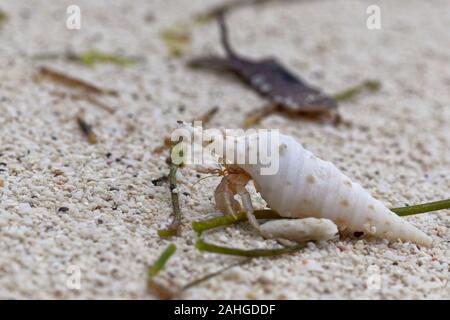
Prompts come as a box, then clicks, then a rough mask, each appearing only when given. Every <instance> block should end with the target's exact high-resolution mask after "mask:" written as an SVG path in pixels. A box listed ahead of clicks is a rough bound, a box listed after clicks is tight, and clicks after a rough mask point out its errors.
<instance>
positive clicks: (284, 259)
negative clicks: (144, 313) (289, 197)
mask: <svg viewBox="0 0 450 320" xmlns="http://www.w3.org/2000/svg"><path fill="white" fill-rule="evenodd" d="M373 2H374V1H365V0H361V1H357V0H336V1H331V0H329V1H328V0H324V1H292V2H289V3H276V2H275V3H273V2H271V3H266V4H263V5H257V6H243V7H241V8H239V9H236V10H233V11H231V12H230V13H229V14H228V15H227V23H228V27H229V32H230V38H231V42H232V44H233V46H234V48H235V49H236V51H238V52H239V53H240V54H242V55H245V56H248V57H253V58H263V57H267V56H275V57H277V59H279V60H280V61H281V62H282V63H283V64H284V65H285V66H287V67H288V68H289V69H290V70H292V72H294V73H295V74H297V75H299V76H300V77H302V78H303V79H305V80H306V81H308V82H309V83H311V84H313V85H314V86H316V87H319V88H321V89H323V90H324V91H325V92H327V93H329V94H333V93H335V92H339V91H340V90H344V89H346V88H348V87H349V86H352V85H356V84H358V83H360V82H361V81H364V80H367V79H375V80H377V81H379V82H380V83H381V89H380V90H379V91H378V92H372V93H364V94H361V95H359V96H357V97H355V99H352V100H351V101H348V102H343V103H341V104H340V106H339V114H340V115H341V117H342V119H344V120H345V123H346V124H347V125H341V126H336V125H333V124H332V123H328V122H315V121H311V120H309V119H305V118H288V117H286V116H283V115H280V114H275V115H271V116H270V117H267V118H265V119H264V120H263V121H262V122H261V123H260V124H259V125H258V126H257V128H277V129H280V130H281V131H282V132H283V133H285V134H289V135H292V136H293V137H295V138H296V139H297V140H298V141H300V142H301V143H302V144H303V145H304V146H305V147H307V148H308V149H309V150H311V151H312V152H314V153H315V154H316V155H317V156H319V157H320V158H322V159H325V160H328V161H331V162H333V163H334V164H336V166H337V167H339V168H340V169H341V170H342V171H343V172H344V173H345V174H347V175H348V176H349V177H350V178H351V179H353V180H354V181H357V182H359V183H360V184H361V185H362V186H364V187H365V188H366V189H367V190H368V191H369V192H370V193H371V194H372V195H373V196H374V197H376V198H377V199H379V200H381V201H382V202H383V203H385V204H386V205H387V206H388V207H400V206H404V205H413V204H418V203H423V202H429V201H434V200H442V199H447V198H450V90H449V88H450V51H449V49H448V44H449V43H450V32H449V30H448V26H449V25H450V4H449V3H448V0H431V1H419V0H409V1H406V0H405V1H388V0H379V1H376V5H378V6H379V7H380V9H381V29H379V30H369V29H368V28H367V26H366V20H367V17H368V14H367V13H366V9H367V7H368V6H369V5H372V4H374V3H373ZM111 3H112V1H106V0H95V1H87V0H86V1H80V0H76V1H50V0H48V1H13V0H5V1H1V2H0V10H1V11H2V12H5V13H6V14H7V18H6V20H5V21H4V22H3V23H2V24H1V26H0V298H3V299H23V298H39V299H86V298H88V299H104V298H111V299H130V298H131V299H155V298H156V296H154V295H152V294H151V293H149V292H148V291H147V290H146V270H147V267H148V266H149V265H151V264H152V263H153V261H155V259H156V258H157V257H158V255H159V254H160V253H161V251H162V250H164V248H165V247H166V246H167V245H168V244H169V243H175V244H176V246H177V252H176V254H175V255H174V256H173V258H172V259H171V260H170V261H169V263H168V264H167V266H166V268H165V269H164V270H163V271H162V273H161V274H160V275H159V276H158V277H159V279H160V280H161V281H162V283H167V282H168V281H169V280H171V281H172V282H174V283H175V284H176V285H180V286H181V285H183V284H185V283H187V282H189V281H191V280H193V279H195V278H197V277H200V276H202V275H204V274H205V273H208V272H213V271H216V270H219V269H221V268H223V267H224V266H227V265H229V264H232V263H234V262H236V261H237V258H235V257H231V256H225V255H218V254H213V253H204V252H200V251H198V250H197V249H196V248H195V246H194V243H195V236H196V235H195V232H194V231H193V230H192V228H191V222H192V221H196V220H201V219H207V218H210V217H214V216H218V215H220V214H221V213H220V212H219V211H218V210H217V209H216V208H215V206H214V188H215V187H216V186H217V184H218V183H219V181H220V177H217V178H211V179H205V180H203V181H201V182H200V183H197V184H196V182H197V181H198V179H199V175H198V173H197V172H196V171H195V170H194V169H193V168H191V167H186V168H183V169H181V170H180V171H179V172H178V176H177V181H178V188H177V190H178V193H179V195H180V206H181V210H182V213H183V224H182V228H181V236H179V237H174V238H171V239H168V240H167V239H161V238H160V237H159V236H158V235H157V230H158V229H159V228H162V227H164V226H166V225H167V224H168V222H169V221H170V217H171V214H172V208H171V204H170V193H169V187H168V185H167V183H162V184H158V185H154V184H153V183H152V182H151V181H152V180H154V179H157V178H159V177H161V176H163V175H166V174H168V170H169V168H168V165H167V163H166V157H167V153H166V152H163V153H156V152H153V150H154V149H155V148H156V147H158V146H160V145H161V143H162V142H163V139H164V137H165V136H167V135H169V134H170V133H171V131H172V130H173V128H174V127H175V126H176V122H177V120H183V121H189V120H191V119H194V118H196V117H199V116H200V115H202V114H204V113H205V112H206V111H207V110H209V109H211V108H213V107H218V108H219V111H218V113H217V114H216V115H215V116H214V117H213V118H212V119H211V121H210V123H209V124H208V125H209V126H210V127H217V128H220V127H224V128H237V127H239V126H240V125H241V124H242V122H243V121H244V119H245V117H246V115H247V114H248V113H249V112H252V111H253V110H257V109H258V108H261V107H263V106H265V104H266V103H267V102H266V101H265V100H264V99H263V98H261V97H260V96H259V95H257V94H256V93H255V92H253V91H252V90H249V88H248V87H246V86H244V85H242V84H241V83H240V82H239V81H237V80H236V78H235V77H233V76H230V75H223V74H220V73H213V72H205V71H198V70H192V69H191V68H188V67H187V66H186V62H187V61H188V60H189V59H192V58H194V57H197V56H200V55H205V54H223V50H222V47H221V45H220V40H219V33H218V28H217V25H216V23H214V22H210V23H203V24H195V25H193V26H189V30H188V31H189V34H190V42H189V43H188V44H187V45H186V47H185V48H184V51H183V53H182V55H181V56H179V57H173V56H171V55H170V53H169V51H168V48H167V46H166V45H165V43H164V41H163V40H162V38H161V30H164V29H166V28H168V27H171V26H174V25H175V24H176V23H179V22H180V21H190V19H191V17H192V16H193V15H195V14H197V13H199V12H200V13H201V12H204V11H205V10H207V9H208V8H211V7H214V5H217V4H219V3H222V1H217V0H214V1H199V0H197V1H183V0H153V1H145V0H135V1H132V2H130V1H114V4H111ZM73 4H76V5H78V6H79V7H80V8H81V14H82V16H81V17H82V18H81V28H80V29H74V30H70V29H68V28H67V27H66V19H67V17H68V14H67V13H66V8H67V7H68V6H69V5H73ZM93 48H95V49H96V50H100V51H102V52H108V53H114V54H120V55H124V56H130V57H138V58H139V60H138V62H137V63H135V64H132V65H126V66H121V65H117V64H111V63H99V64H95V65H93V66H85V65H81V64H79V63H76V62H74V61H69V60H67V59H36V58H35V57H37V56H42V55H46V54H47V55H48V54H49V53H63V52H65V51H67V50H70V51H74V52H84V51H86V50H90V49H93ZM42 66H45V67H48V68H51V69H52V70H58V71H60V72H64V73H65V74H68V75H72V76H74V77H77V78H80V79H83V80H85V81H89V82H90V83H92V84H95V85H96V86H98V87H101V88H106V89H111V90H115V91H117V92H118V95H117V96H102V97H99V100H100V101H101V102H102V103H103V104H104V105H107V106H108V107H109V108H111V109H112V112H111V110H109V111H108V110H105V109H104V108H101V107H99V106H98V105H95V104H93V103H92V102H89V101H87V100H85V99H74V98H73V97H71V96H69V95H67V94H64V93H67V92H68V90H67V89H66V88H65V87H64V86H61V85H58V84H55V83H53V82H51V81H37V80H36V77H35V76H36V74H37V72H38V70H39V68H40V67H42ZM81 111H83V117H84V119H85V120H86V122H88V123H89V124H91V125H92V126H93V128H94V131H95V133H96V135H97V140H98V142H97V143H96V144H90V143H89V142H88V141H87V140H86V137H84V136H83V134H82V133H81V131H80V129H79V128H78V125H77V123H76V121H75V119H76V117H77V115H79V114H80V112H81ZM252 198H253V203H254V205H255V207H257V208H262V207H263V206H264V202H263V200H262V199H261V196H260V195H259V194H257V193H256V192H255V191H254V189H252ZM449 213H450V211H449V210H441V211H438V212H432V213H427V214H422V215H417V216H412V217H407V218H405V219H407V220H408V221H409V222H411V223H412V224H413V225H414V226H416V227H417V228H419V229H420V230H422V231H424V232H425V233H426V234H428V235H429V236H430V237H432V239H433V246H432V247H430V248H424V247H419V246H417V245H415V244H412V243H407V242H404V243H402V242H388V241H386V240H375V239H355V238H342V239H335V240H332V241H327V242H320V243H315V244H309V245H308V247H307V248H306V249H304V250H302V251H300V252H297V253H295V254H289V255H284V256H281V257H277V258H257V259H253V260H252V261H251V262H250V263H248V264H245V265H242V266H237V267H234V268H232V269H230V270H228V271H226V272H224V273H223V274H221V275H219V276H217V277H215V278H213V279H211V280H209V281H207V282H204V283H202V284H200V285H198V286H196V287H193V288H191V289H189V290H187V291H185V292H184V293H183V294H182V296H181V298H182V299H450V284H449V279H450V274H449V273H450V272H449V271H450V270H449V263H450V247H449V243H450V215H449ZM206 238H207V239H208V241H210V242H213V243H216V244H220V245H225V246H232V247H240V248H266V247H271V246H272V247H273V246H276V245H277V244H276V242H275V241H274V240H264V239H263V238H262V237H260V236H258V235H257V234H256V233H255V232H254V230H252V229H251V228H250V227H249V226H248V225H247V224H239V225H238V226H232V227H229V228H226V229H220V230H216V231H214V232H211V233H209V234H207V235H206ZM74 270H76V272H79V276H80V277H79V280H80V281H79V284H80V286H79V288H73V287H71V286H70V284H69V283H70V279H71V276H73V274H74V273H73V272H74ZM371 279H372V280H373V279H375V280H376V281H377V283H378V285H377V286H376V287H371V286H370V285H369V284H370V283H371V281H372V280H371Z"/></svg>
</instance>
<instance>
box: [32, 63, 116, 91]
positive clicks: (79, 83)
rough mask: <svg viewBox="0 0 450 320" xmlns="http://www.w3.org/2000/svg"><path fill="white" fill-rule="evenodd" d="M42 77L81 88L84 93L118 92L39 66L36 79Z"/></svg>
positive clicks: (70, 86) (66, 85) (74, 87)
mask: <svg viewBox="0 0 450 320" xmlns="http://www.w3.org/2000/svg"><path fill="white" fill-rule="evenodd" d="M39 78H44V79H49V80H51V81H53V82H55V83H57V84H60V85H63V86H65V87H69V88H73V89H78V90H83V91H85V92H86V93H92V94H99V95H110V96H118V95H119V93H118V92H117V91H116V90H112V89H104V88H100V87H98V86H96V85H93V84H91V83H89V82H87V81H84V80H81V79H78V78H75V77H72V76H70V75H67V74H65V73H62V72H60V71H56V70H54V69H51V68H49V67H40V68H39V70H38V79H39Z"/></svg>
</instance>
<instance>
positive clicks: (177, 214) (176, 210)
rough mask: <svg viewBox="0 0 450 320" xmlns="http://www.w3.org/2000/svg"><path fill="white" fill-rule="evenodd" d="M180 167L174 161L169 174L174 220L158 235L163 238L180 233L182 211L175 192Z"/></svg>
mask: <svg viewBox="0 0 450 320" xmlns="http://www.w3.org/2000/svg"><path fill="white" fill-rule="evenodd" d="M178 143H179V142H177V143H175V144H174V145H173V146H172V147H171V149H170V154H171V155H172V151H173V150H174V148H175V147H176V146H177V145H178ZM179 167H180V164H178V163H175V162H174V161H171V162H170V172H169V188H170V197H171V202H172V210H173V218H172V222H171V224H170V225H169V226H168V227H167V228H166V229H160V230H158V235H159V236H160V237H161V238H166V237H171V236H174V235H177V234H178V232H179V227H180V225H181V218H182V214H181V210H180V203H179V197H178V192H175V189H176V188H177V170H178V168H179Z"/></svg>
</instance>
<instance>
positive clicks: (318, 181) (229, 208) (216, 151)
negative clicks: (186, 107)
mask: <svg viewBox="0 0 450 320" xmlns="http://www.w3.org/2000/svg"><path fill="white" fill-rule="evenodd" d="M181 129H183V130H184V131H185V132H189V133H190V134H191V135H193V136H196V135H202V136H205V133H204V132H203V130H202V129H201V128H200V127H193V126H191V125H188V124H183V125H182V126H181ZM217 131H218V130H215V131H214V132H212V133H211V132H210V133H208V134H207V135H206V137H207V139H204V138H203V139H202V138H199V139H197V141H206V142H202V146H203V149H202V150H204V154H206V155H207V156H211V157H212V158H214V159H216V161H220V162H222V163H223V164H224V165H225V168H226V175H225V176H224V177H223V178H222V180H221V182H220V183H219V185H218V186H217V188H216V190H215V202H216V207H217V208H218V209H219V210H220V211H221V212H223V213H224V214H231V215H233V214H235V213H236V212H238V211H240V210H241V205H240V204H239V202H238V201H237V200H236V199H235V195H238V196H239V197H240V198H241V201H242V207H243V209H244V210H245V211H246V213H247V217H248V220H249V222H250V223H251V224H252V226H253V227H255V228H256V229H257V230H258V231H259V232H260V234H261V235H263V236H265V237H273V234H271V233H275V234H276V236H277V237H278V236H281V237H283V232H286V237H284V238H288V239H291V240H292V239H294V240H298V239H299V238H302V237H306V238H308V237H309V239H314V240H320V239H324V238H327V237H330V235H332V234H333V233H335V232H336V231H337V230H336V228H335V226H334V228H333V225H334V224H335V225H337V227H338V228H339V230H340V231H341V232H344V233H347V232H351V233H355V232H363V233H364V234H366V235H370V236H373V237H378V238H384V239H388V240H392V241H395V240H398V239H400V240H404V241H410V242H414V243H416V244H420V245H424V246H430V245H431V243H432V240H431V238H430V237H429V236H427V235H426V234H425V233H423V232H422V231H420V230H418V229H417V228H416V227H414V226H413V225H412V224H410V223H409V222H407V221H406V220H405V219H403V218H401V217H399V216H397V215H396V214H395V213H393V212H392V211H390V210H389V209H388V208H387V207H386V206H385V205H384V204H383V203H382V202H380V201H379V200H376V199H375V198H374V197H372V196H371V195H370V194H369V193H368V192H367V191H366V190H365V189H363V187H361V185H359V184H358V183H355V182H353V181H351V180H350V179H349V178H348V177H347V176H346V175H344V174H343V173H342V172H341V171H340V170H339V169H338V168H337V167H336V166H335V165H333V164H332V163H330V162H327V161H324V160H321V159H319V158H318V157H316V156H315V155H314V154H312V153H311V152H310V151H308V150H306V149H305V148H303V146H302V145H301V144H300V143H299V142H297V141H296V140H295V139H294V138H293V137H291V136H288V135H284V134H281V133H278V132H277V131H276V132H275V133H274V132H272V131H269V130H266V131H264V130H259V131H253V132H250V133H248V132H244V133H242V134H228V132H224V131H223V130H222V132H217ZM172 139H174V137H173V136H172ZM177 139H178V138H177ZM200 139H202V140H200ZM194 141H195V138H194ZM186 145H187V143H186ZM191 149H192V148H191ZM255 149H256V150H257V153H256V154H254V151H255ZM262 149H265V150H266V151H267V150H270V152H268V153H264V152H262ZM186 150H187V151H186ZM186 150H185V154H188V153H189V152H190V151H189V148H188V147H187V148H186ZM268 156H269V157H268ZM268 158H270V161H271V163H269V162H268V161H267V159H268ZM274 163H275V164H274ZM251 180H252V181H253V183H254V185H255V189H256V191H258V192H259V193H260V194H261V196H262V198H263V199H264V200H265V201H266V202H267V204H268V206H269V207H270V208H271V209H273V210H275V211H277V212H278V213H279V215H280V216H282V217H285V218H294V219H290V220H285V221H284V222H276V221H275V222H268V223H269V224H268V225H267V223H266V224H264V225H262V226H260V225H259V223H258V221H257V220H256V218H255V216H254V215H253V213H254V209H253V205H252V201H251V197H250V193H249V192H248V190H247V188H246V185H247V184H248V183H249V182H250V181H251ZM295 218H296V219H295ZM305 218H308V219H305ZM311 218H316V219H311ZM319 219H321V220H319ZM323 219H327V220H325V221H324V220H323ZM331 221H332V222H333V223H331ZM281 230H284V231H283V232H282V231H281ZM296 230H299V231H298V232H303V233H308V232H311V234H310V235H308V234H304V235H300V234H298V235H297V236H296V235H295V232H296Z"/></svg>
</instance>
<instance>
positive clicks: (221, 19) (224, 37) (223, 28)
mask: <svg viewBox="0 0 450 320" xmlns="http://www.w3.org/2000/svg"><path fill="white" fill-rule="evenodd" d="M217 22H218V23H219V28H220V39H221V41H222V46H223V48H224V49H225V52H226V53H227V55H228V57H230V58H237V55H236V53H235V52H234V50H233V49H232V48H231V45H230V41H229V37H228V29H227V25H226V23H225V13H224V12H223V11H219V12H218V13H217Z"/></svg>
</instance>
